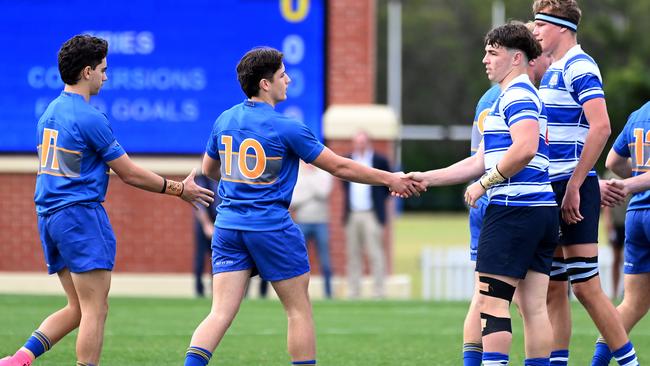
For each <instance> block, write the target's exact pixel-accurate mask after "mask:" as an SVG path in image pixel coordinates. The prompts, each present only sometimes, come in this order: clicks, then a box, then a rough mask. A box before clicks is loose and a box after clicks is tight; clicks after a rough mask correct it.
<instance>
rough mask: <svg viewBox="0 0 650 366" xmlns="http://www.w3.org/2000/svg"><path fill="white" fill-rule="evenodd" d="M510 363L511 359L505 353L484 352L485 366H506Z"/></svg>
mask: <svg viewBox="0 0 650 366" xmlns="http://www.w3.org/2000/svg"><path fill="white" fill-rule="evenodd" d="M509 361H510V357H508V355H506V354H505V353H499V352H483V365H484V366H505V365H507V364H508V362H509Z"/></svg>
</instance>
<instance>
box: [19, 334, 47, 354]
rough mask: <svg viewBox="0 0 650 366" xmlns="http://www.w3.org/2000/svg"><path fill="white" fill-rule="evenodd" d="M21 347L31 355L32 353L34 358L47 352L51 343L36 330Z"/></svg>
mask: <svg viewBox="0 0 650 366" xmlns="http://www.w3.org/2000/svg"><path fill="white" fill-rule="evenodd" d="M23 347H25V348H27V349H28V350H29V351H30V352H31V353H33V354H34V357H38V356H40V355H42V354H43V353H45V352H47V351H49V350H50V348H51V347H52V343H51V342H50V339H49V338H47V336H46V335H45V334H43V333H41V332H40V331H38V330H35V331H34V333H32V336H31V337H29V339H28V340H27V342H25V345H24V346H23Z"/></svg>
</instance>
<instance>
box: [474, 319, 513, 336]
mask: <svg viewBox="0 0 650 366" xmlns="http://www.w3.org/2000/svg"><path fill="white" fill-rule="evenodd" d="M481 325H482V326H483V331H482V332H481V334H483V336H484V337H485V336H486V335H488V334H492V333H496V332H508V333H512V326H511V322H510V318H498V317H496V316H492V315H490V314H485V313H481Z"/></svg>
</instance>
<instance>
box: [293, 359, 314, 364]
mask: <svg viewBox="0 0 650 366" xmlns="http://www.w3.org/2000/svg"><path fill="white" fill-rule="evenodd" d="M291 364H292V365H315V364H316V360H307V361H293V362H291Z"/></svg>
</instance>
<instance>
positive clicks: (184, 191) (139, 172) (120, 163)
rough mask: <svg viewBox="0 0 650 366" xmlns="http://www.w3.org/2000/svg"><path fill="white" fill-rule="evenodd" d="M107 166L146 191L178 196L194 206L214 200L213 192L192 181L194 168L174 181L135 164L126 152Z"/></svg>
mask: <svg viewBox="0 0 650 366" xmlns="http://www.w3.org/2000/svg"><path fill="white" fill-rule="evenodd" d="M108 166H109V167H110V168H111V169H112V170H113V171H114V172H115V174H117V176H118V177H120V179H122V181H123V182H124V183H126V184H129V185H132V186H134V187H137V188H140V189H144V190H146V191H150V192H159V193H166V194H170V195H173V196H179V197H180V198H182V199H183V200H185V201H187V202H189V203H191V204H193V205H194V206H197V205H198V204H201V205H203V206H206V207H207V206H208V205H209V204H210V203H211V202H213V201H214V192H212V191H211V190H209V189H205V188H203V187H201V186H199V185H197V184H196V183H195V182H194V174H195V171H194V169H193V170H192V172H190V174H189V175H188V176H187V178H185V179H184V180H183V181H182V182H176V181H173V180H168V179H165V178H163V177H161V176H159V175H158V174H156V173H154V172H152V171H150V170H148V169H144V168H142V167H140V166H138V165H136V164H135V163H134V162H133V161H132V160H131V159H130V158H129V156H128V155H127V154H124V155H122V156H120V157H119V158H117V159H115V160H112V161H109V162H108Z"/></svg>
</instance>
